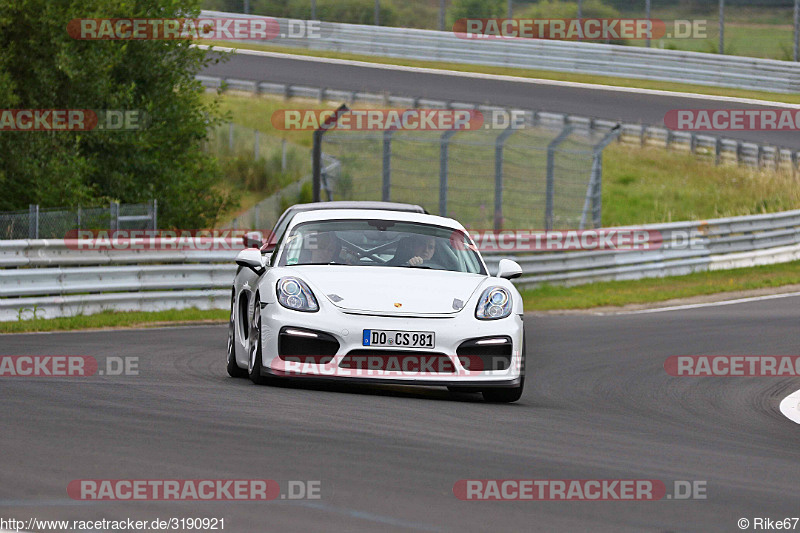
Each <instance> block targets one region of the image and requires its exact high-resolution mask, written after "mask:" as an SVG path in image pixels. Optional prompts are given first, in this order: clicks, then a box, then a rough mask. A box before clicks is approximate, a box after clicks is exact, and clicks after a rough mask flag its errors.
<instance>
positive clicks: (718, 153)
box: [714, 137, 722, 165]
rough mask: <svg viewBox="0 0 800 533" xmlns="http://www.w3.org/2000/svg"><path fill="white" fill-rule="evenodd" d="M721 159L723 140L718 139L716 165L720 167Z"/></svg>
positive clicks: (715, 146)
mask: <svg viewBox="0 0 800 533" xmlns="http://www.w3.org/2000/svg"><path fill="white" fill-rule="evenodd" d="M720 157H722V139H721V138H719V137H717V140H716V141H715V142H714V164H715V165H719V161H720Z"/></svg>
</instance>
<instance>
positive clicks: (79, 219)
mask: <svg viewBox="0 0 800 533" xmlns="http://www.w3.org/2000/svg"><path fill="white" fill-rule="evenodd" d="M81 214H82V213H81V206H78V228H77V229H79V230H80V229H81Z"/></svg>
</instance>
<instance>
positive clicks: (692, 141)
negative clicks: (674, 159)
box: [689, 133, 697, 154]
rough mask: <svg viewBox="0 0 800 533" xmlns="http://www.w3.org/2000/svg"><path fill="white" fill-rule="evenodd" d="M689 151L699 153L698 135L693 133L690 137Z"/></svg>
mask: <svg viewBox="0 0 800 533" xmlns="http://www.w3.org/2000/svg"><path fill="white" fill-rule="evenodd" d="M689 150H690V151H691V152H692V153H693V154H696V153H697V135H696V134H694V133H692V134H691V136H690V137H689Z"/></svg>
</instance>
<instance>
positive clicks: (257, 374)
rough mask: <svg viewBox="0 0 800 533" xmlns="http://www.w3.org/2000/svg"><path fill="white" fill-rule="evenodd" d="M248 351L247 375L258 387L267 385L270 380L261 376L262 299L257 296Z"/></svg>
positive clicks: (251, 320) (251, 319)
mask: <svg viewBox="0 0 800 533" xmlns="http://www.w3.org/2000/svg"><path fill="white" fill-rule="evenodd" d="M248 339H249V344H248V349H247V361H248V364H247V375H248V377H249V378H250V381H252V382H253V383H255V384H256V385H265V384H266V383H267V382H268V381H269V379H268V378H267V377H266V376H262V375H261V369H262V359H261V355H262V354H261V299H260V298H259V297H258V295H256V298H255V301H254V302H253V313H252V315H251V316H250V334H249V335H248Z"/></svg>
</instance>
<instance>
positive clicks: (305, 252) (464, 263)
mask: <svg viewBox="0 0 800 533" xmlns="http://www.w3.org/2000/svg"><path fill="white" fill-rule="evenodd" d="M278 264H279V266H293V265H331V264H334V265H353V266H376V267H398V268H422V269H431V270H447V271H451V272H466V273H470V274H486V271H485V270H484V268H483V263H482V262H481V260H480V257H479V255H478V252H477V250H476V249H475V246H474V245H473V244H472V242H471V241H470V239H469V237H468V236H467V235H466V234H465V233H464V232H462V231H458V230H453V229H450V228H444V227H441V226H434V225H430V224H417V223H413V222H399V221H391V220H325V221H316V222H306V223H303V224H299V225H297V226H296V227H295V228H293V229H292V232H291V234H290V235H289V236H288V237H286V238H285V239H284V243H283V244H282V246H281V251H280V261H279V263H278Z"/></svg>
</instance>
